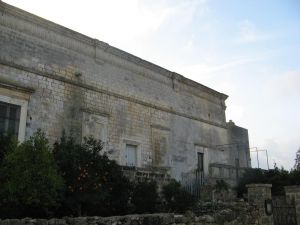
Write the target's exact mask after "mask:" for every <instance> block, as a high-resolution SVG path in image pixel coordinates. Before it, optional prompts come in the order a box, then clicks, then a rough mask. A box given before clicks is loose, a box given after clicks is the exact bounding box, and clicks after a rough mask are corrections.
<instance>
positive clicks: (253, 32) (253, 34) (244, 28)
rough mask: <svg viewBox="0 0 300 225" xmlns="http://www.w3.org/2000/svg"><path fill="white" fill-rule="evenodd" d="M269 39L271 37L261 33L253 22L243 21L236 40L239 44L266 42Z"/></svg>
mask: <svg viewBox="0 0 300 225" xmlns="http://www.w3.org/2000/svg"><path fill="white" fill-rule="evenodd" d="M269 38H270V36H269V35H266V34H264V33H263V32H261V31H259V30H258V28H257V27H256V25H255V24H254V23H253V22H251V21H249V20H243V21H242V22H240V23H239V31H238V38H237V40H236V41H237V42H238V43H251V42H257V41H264V40H267V39H269Z"/></svg>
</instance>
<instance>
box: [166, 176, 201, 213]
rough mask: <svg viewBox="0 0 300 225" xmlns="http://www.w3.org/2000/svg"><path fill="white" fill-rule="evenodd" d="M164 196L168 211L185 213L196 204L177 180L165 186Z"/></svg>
mask: <svg viewBox="0 0 300 225" xmlns="http://www.w3.org/2000/svg"><path fill="white" fill-rule="evenodd" d="M162 194H163V196H164V199H165V201H166V209H167V210H168V211H172V212H178V213H184V212H185V211H186V210H188V209H191V208H192V207H193V206H194V204H195V202H196V199H195V198H194V197H193V196H192V195H191V194H190V193H188V192H187V191H185V190H184V189H183V188H182V187H181V184H180V183H179V182H177V181H176V180H172V181H171V182H170V183H169V184H167V185H165V186H163V188H162Z"/></svg>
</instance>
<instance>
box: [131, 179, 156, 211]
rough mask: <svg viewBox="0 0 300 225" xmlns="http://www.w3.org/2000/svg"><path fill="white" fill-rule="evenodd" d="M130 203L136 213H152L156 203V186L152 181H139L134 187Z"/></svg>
mask: <svg viewBox="0 0 300 225" xmlns="http://www.w3.org/2000/svg"><path fill="white" fill-rule="evenodd" d="M131 202H132V204H133V205H134V206H135V212H136V213H153V212H155V211H156V206H157V203H158V192H157V184H156V182H154V181H147V180H146V181H140V182H137V183H136V184H135V185H134V188H133V192H132V197H131Z"/></svg>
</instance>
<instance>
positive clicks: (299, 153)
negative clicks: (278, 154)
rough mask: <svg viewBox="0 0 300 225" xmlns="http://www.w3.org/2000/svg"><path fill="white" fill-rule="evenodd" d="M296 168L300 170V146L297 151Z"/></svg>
mask: <svg viewBox="0 0 300 225" xmlns="http://www.w3.org/2000/svg"><path fill="white" fill-rule="evenodd" d="M294 169H295V170H300V148H299V149H298V151H297V152H296V158H295V166H294Z"/></svg>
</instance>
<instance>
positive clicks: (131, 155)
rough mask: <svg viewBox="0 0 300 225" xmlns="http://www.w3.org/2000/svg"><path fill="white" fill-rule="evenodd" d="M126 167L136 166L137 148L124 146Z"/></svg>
mask: <svg viewBox="0 0 300 225" xmlns="http://www.w3.org/2000/svg"><path fill="white" fill-rule="evenodd" d="M125 158H126V166H137V146H136V145H131V144H126V156H125Z"/></svg>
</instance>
